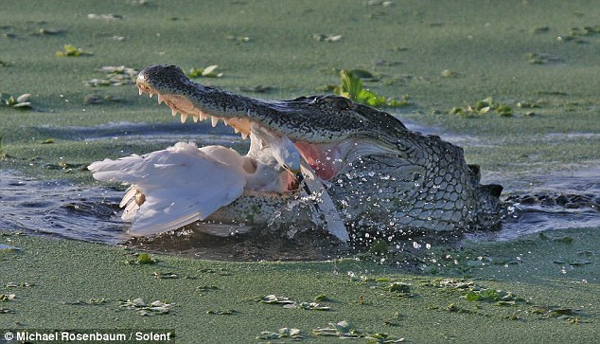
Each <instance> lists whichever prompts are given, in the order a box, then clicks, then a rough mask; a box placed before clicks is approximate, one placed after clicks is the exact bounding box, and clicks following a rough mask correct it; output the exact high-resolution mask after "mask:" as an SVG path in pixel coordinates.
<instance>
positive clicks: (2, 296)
mask: <svg viewBox="0 0 600 344" xmlns="http://www.w3.org/2000/svg"><path fill="white" fill-rule="evenodd" d="M15 297H16V295H15V294H14V293H13V294H0V301H10V300H14V299H15Z"/></svg>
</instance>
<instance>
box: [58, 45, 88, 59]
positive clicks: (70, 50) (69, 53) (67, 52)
mask: <svg viewBox="0 0 600 344" xmlns="http://www.w3.org/2000/svg"><path fill="white" fill-rule="evenodd" d="M85 55H93V54H92V53H90V52H88V51H84V50H83V49H81V48H77V47H75V46H74V45H71V44H65V45H63V50H62V51H61V50H58V51H57V52H56V56H57V57H79V56H85Z"/></svg>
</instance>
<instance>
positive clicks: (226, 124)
mask: <svg viewBox="0 0 600 344" xmlns="http://www.w3.org/2000/svg"><path fill="white" fill-rule="evenodd" d="M223 124H225V126H228V125H229V121H228V120H227V119H225V118H223Z"/></svg>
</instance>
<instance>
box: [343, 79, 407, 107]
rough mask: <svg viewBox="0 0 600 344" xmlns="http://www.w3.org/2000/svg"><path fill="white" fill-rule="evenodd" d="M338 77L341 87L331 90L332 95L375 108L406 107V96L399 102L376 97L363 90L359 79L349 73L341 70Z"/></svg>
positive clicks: (367, 90)
mask: <svg viewBox="0 0 600 344" xmlns="http://www.w3.org/2000/svg"><path fill="white" fill-rule="evenodd" d="M340 77H341V79H342V80H341V81H342V83H341V85H340V86H338V87H336V88H334V89H333V93H335V94H337V95H339V96H342V97H345V98H348V99H350V100H352V101H355V102H357V103H362V104H366V105H369V106H372V107H376V108H379V107H400V106H406V105H408V95H404V96H403V97H402V99H400V100H397V99H394V98H386V97H385V96H380V95H377V94H376V93H375V92H373V91H371V90H369V89H366V88H364V87H363V83H362V80H361V78H359V77H358V76H356V75H354V73H353V72H351V71H346V70H342V71H341V72H340Z"/></svg>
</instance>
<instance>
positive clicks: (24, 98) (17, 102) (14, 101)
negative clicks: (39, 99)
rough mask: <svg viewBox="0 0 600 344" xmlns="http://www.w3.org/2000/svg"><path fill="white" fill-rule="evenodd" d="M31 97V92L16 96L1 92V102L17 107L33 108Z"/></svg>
mask: <svg viewBox="0 0 600 344" xmlns="http://www.w3.org/2000/svg"><path fill="white" fill-rule="evenodd" d="M30 97H31V94H30V93H25V94H21V95H20V96H18V97H16V98H15V97H14V96H12V95H10V94H8V93H0V104H2V105H4V106H8V107H12V108H15V109H31V102H29V98H30Z"/></svg>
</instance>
